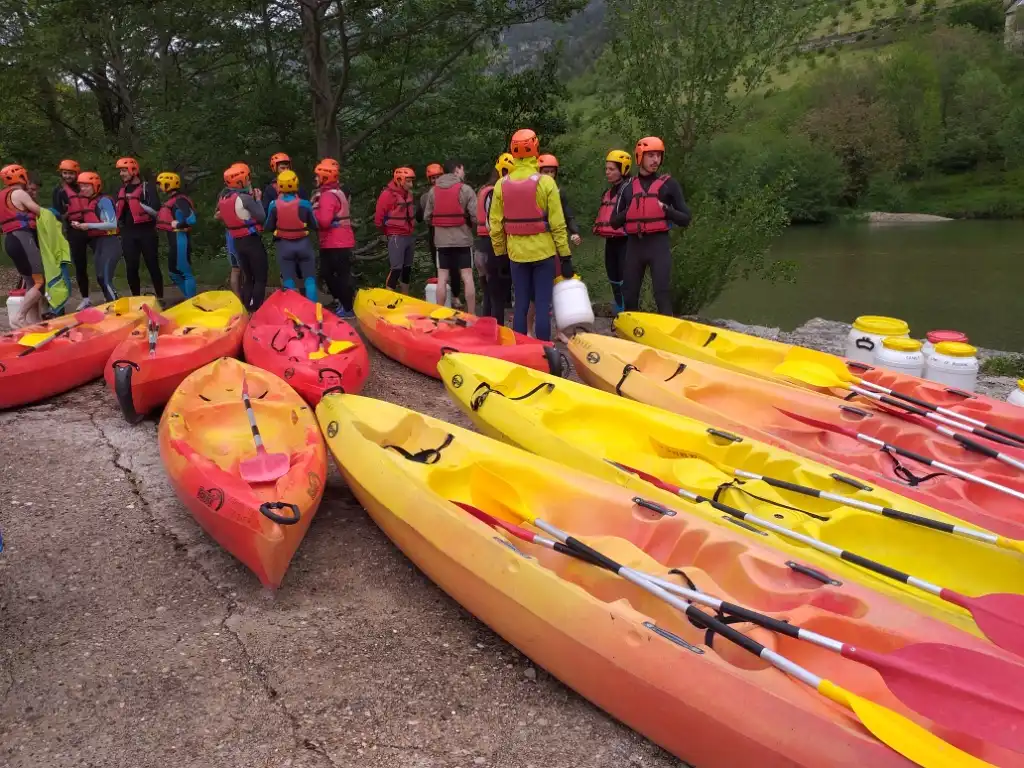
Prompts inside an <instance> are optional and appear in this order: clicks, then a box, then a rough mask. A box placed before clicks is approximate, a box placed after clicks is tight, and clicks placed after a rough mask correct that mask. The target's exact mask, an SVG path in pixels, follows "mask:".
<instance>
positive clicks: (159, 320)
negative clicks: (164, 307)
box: [142, 304, 171, 327]
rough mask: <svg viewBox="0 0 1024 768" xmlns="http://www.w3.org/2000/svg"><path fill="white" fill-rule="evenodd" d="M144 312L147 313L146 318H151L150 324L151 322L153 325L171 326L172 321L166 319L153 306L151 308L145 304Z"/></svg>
mask: <svg viewBox="0 0 1024 768" xmlns="http://www.w3.org/2000/svg"><path fill="white" fill-rule="evenodd" d="M142 311H143V312H145V313H146V317H148V318H149V322H151V323H152V324H153V325H156V326H159V327H164V326H168V325H170V324H171V321H170V320H168V319H167V318H166V317H164V316H163V315H161V314H160V313H159V312H157V311H156V310H155V309H153V308H152V307H151V306H149V304H143V305H142Z"/></svg>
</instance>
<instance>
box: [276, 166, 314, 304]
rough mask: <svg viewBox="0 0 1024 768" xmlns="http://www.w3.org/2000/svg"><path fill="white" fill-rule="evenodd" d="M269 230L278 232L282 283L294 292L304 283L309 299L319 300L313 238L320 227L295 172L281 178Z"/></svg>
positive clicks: (282, 173) (278, 177)
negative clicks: (300, 191) (301, 193)
mask: <svg viewBox="0 0 1024 768" xmlns="http://www.w3.org/2000/svg"><path fill="white" fill-rule="evenodd" d="M266 228H267V229H268V230H270V231H271V232H273V233H274V249H275V250H276V251H277V266H278V268H279V269H280V270H281V284H282V285H283V286H284V287H285V288H287V289H289V290H293V291H294V290H296V289H297V286H298V285H299V284H300V283H301V284H302V285H303V287H304V289H305V294H306V298H307V299H309V300H310V301H316V300H317V292H316V251H315V250H314V249H313V241H312V240H310V239H309V234H310V232H315V231H316V228H317V224H316V216H314V215H313V206H312V204H311V203H310V202H309V200H303V199H301V198H300V197H299V177H298V174H296V173H295V171H292V170H284V171H281V173H279V174H278V175H277V198H275V199H274V200H271V201H270V206H269V207H268V208H267V223H266Z"/></svg>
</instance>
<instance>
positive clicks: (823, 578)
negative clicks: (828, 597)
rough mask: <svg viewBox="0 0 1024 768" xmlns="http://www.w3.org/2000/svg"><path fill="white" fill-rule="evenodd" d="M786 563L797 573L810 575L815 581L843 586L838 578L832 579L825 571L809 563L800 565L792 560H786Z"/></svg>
mask: <svg viewBox="0 0 1024 768" xmlns="http://www.w3.org/2000/svg"><path fill="white" fill-rule="evenodd" d="M786 565H788V566H789V567H790V568H792V569H793V570H794V571H796V572H797V573H802V574H803V575H804V576H810V577H811V578H812V579H814V580H815V581H820V582H821V583H822V584H828V585H830V586H833V587H841V586H843V582H841V581H839V580H838V579H833V578H832V577H831V576H829V575H828V574H827V573H822V572H821V571H819V570H817V569H815V568H811V566H809V565H801V564H800V563H797V562H794V561H793V560H787V561H786Z"/></svg>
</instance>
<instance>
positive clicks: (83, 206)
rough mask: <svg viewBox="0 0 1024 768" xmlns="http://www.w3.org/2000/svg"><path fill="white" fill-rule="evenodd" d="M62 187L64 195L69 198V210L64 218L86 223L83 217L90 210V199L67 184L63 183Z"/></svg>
mask: <svg viewBox="0 0 1024 768" xmlns="http://www.w3.org/2000/svg"><path fill="white" fill-rule="evenodd" d="M61 186H62V187H63V188H64V194H65V195H67V198H68V209H67V210H66V211H65V212H64V217H65V218H66V219H67V220H68V221H85V219H83V218H82V216H83V215H84V214H85V212H86V211H87V210H89V207H90V201H89V198H88V197H86V196H85V195H83V194H82V193H81V192H78V191H76V190H75V188H74V187H72V186H71V185H70V184H68V183H67V182H62V183H61Z"/></svg>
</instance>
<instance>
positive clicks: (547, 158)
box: [537, 155, 558, 168]
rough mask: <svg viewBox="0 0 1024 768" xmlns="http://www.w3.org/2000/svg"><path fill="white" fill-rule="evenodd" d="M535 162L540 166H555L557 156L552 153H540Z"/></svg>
mask: <svg viewBox="0 0 1024 768" xmlns="http://www.w3.org/2000/svg"><path fill="white" fill-rule="evenodd" d="M537 164H538V165H539V166H540V167H541V168H557V167H558V158H557V157H555V156H554V155H541V156H540V157H538V158H537Z"/></svg>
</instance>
